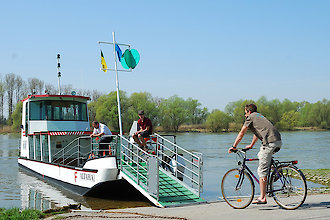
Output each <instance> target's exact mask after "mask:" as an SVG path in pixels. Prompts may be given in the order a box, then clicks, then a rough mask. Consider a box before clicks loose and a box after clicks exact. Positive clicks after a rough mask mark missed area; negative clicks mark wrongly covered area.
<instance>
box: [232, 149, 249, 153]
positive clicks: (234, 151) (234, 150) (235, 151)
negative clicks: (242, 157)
mask: <svg viewBox="0 0 330 220" xmlns="http://www.w3.org/2000/svg"><path fill="white" fill-rule="evenodd" d="M248 150H250V149H248V148H243V149H230V151H231V152H233V153H237V151H243V152H244V153H246V151H248Z"/></svg>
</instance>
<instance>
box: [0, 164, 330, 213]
mask: <svg viewBox="0 0 330 220" xmlns="http://www.w3.org/2000/svg"><path fill="white" fill-rule="evenodd" d="M302 172H303V173H304V174H305V177H306V179H307V180H308V181H312V182H314V183H319V184H322V185H324V187H320V188H312V189H309V190H308V194H310V195H311V194H324V193H330V169H302ZM79 208H80V204H70V205H68V206H63V207H59V208H55V209H49V210H45V211H39V210H35V209H26V210H20V209H19V208H11V209H3V208H0V219H42V218H48V217H50V216H54V215H58V214H63V213H68V212H70V211H71V210H73V209H79Z"/></svg>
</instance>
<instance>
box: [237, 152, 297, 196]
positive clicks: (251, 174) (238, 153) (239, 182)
mask: <svg viewBox="0 0 330 220" xmlns="http://www.w3.org/2000/svg"><path fill="white" fill-rule="evenodd" d="M236 153H237V155H238V156H239V157H240V158H241V161H243V163H242V162H241V161H239V162H238V165H240V166H241V168H240V177H239V180H238V182H237V185H236V189H238V188H240V186H241V184H242V182H243V179H244V175H242V173H243V172H244V170H246V171H247V172H248V173H249V174H250V176H252V177H253V179H254V180H255V181H256V182H257V183H258V184H260V182H259V179H258V178H257V177H256V176H255V175H254V173H253V172H252V171H251V170H250V168H249V167H248V166H247V165H246V164H245V163H246V162H247V161H257V160H259V159H256V158H253V159H248V158H246V154H245V152H244V153H242V151H237V152H236ZM294 162H296V161H289V162H280V161H278V160H276V161H275V160H274V159H273V158H272V160H271V163H270V167H269V170H268V174H267V188H268V186H269V184H270V177H271V168H272V167H273V168H274V170H275V172H276V173H277V175H278V176H279V177H280V174H279V173H278V172H277V168H278V166H279V165H282V164H293V163H294ZM279 179H280V181H281V182H282V184H283V183H284V182H283V180H282V179H281V178H279ZM277 191H278V190H277ZM273 192H275V191H273V190H267V191H266V193H268V194H271V193H273Z"/></svg>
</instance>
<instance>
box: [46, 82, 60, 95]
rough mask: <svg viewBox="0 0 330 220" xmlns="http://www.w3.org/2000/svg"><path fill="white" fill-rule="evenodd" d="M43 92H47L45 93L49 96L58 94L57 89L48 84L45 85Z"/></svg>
mask: <svg viewBox="0 0 330 220" xmlns="http://www.w3.org/2000/svg"><path fill="white" fill-rule="evenodd" d="M45 91H47V93H48V94H51V95H55V94H57V93H58V91H57V88H56V87H55V86H53V85H52V84H49V83H47V84H45Z"/></svg>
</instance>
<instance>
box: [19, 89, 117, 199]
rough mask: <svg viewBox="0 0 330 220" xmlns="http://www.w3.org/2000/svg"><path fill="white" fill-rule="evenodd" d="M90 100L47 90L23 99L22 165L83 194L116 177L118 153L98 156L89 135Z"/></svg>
mask: <svg viewBox="0 0 330 220" xmlns="http://www.w3.org/2000/svg"><path fill="white" fill-rule="evenodd" d="M88 100H89V97H84V96H75V95H48V94H46V95H29V96H28V97H27V98H26V99H24V100H22V102H23V109H22V125H21V147H20V157H19V158H18V164H19V166H20V167H22V168H25V169H27V170H29V171H32V172H33V173H35V174H37V175H38V176H40V177H41V178H43V179H46V180H50V181H52V182H55V183H56V184H59V185H62V186H64V187H66V188H67V189H69V190H70V191H73V192H75V193H78V194H80V195H86V194H88V192H90V191H91V190H92V189H93V188H95V187H101V185H102V184H105V183H107V182H109V181H115V180H117V179H118V178H117V177H118V168H117V162H116V157H115V155H113V156H107V157H98V158H96V157H97V156H95V155H96V154H97V152H96V151H95V150H93V147H94V148H95V146H96V145H97V144H93V141H92V139H91V138H90V136H89V135H90V134H91V133H92V132H91V130H90V124H89V118H88V108H87V101H88ZM109 144H110V143H109ZM115 144H116V142H114V143H112V144H111V145H112V146H114V145H115ZM111 153H112V152H111V151H109V154H110V155H111Z"/></svg>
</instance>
